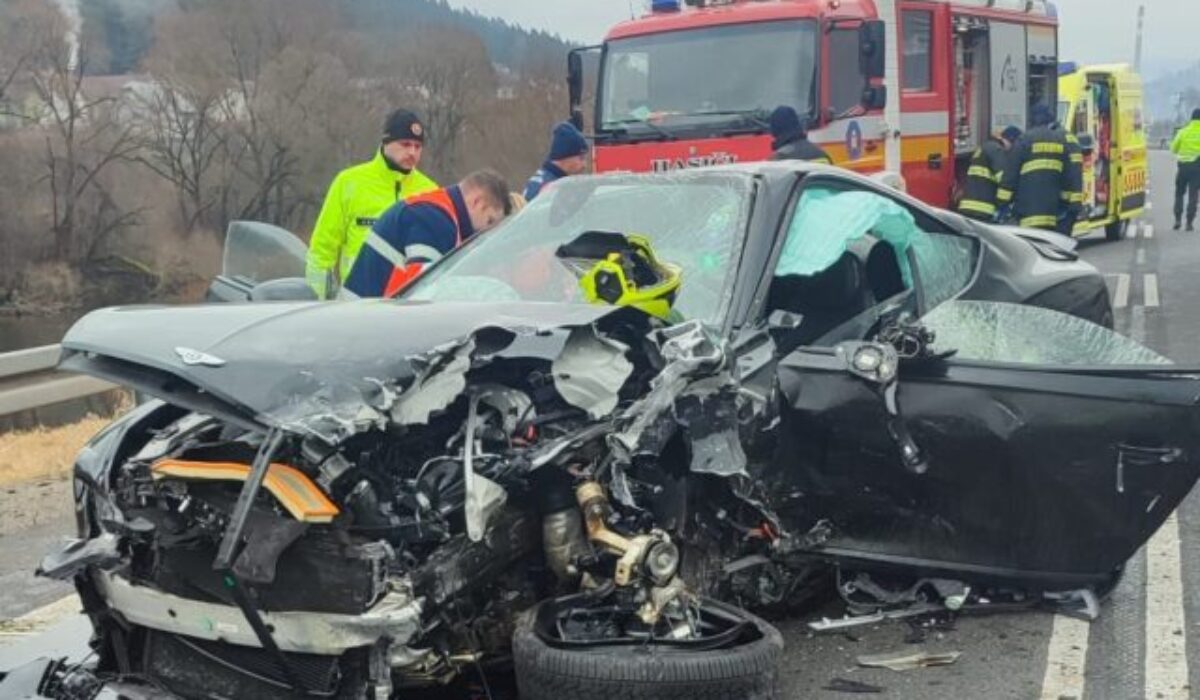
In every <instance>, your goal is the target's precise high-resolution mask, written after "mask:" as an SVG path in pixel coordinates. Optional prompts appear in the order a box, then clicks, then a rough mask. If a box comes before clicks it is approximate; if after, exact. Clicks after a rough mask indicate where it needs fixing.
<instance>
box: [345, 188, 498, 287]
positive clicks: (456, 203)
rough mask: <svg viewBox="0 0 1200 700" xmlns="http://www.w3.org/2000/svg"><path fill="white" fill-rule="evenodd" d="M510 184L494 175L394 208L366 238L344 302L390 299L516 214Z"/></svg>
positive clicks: (420, 196) (348, 283)
mask: <svg viewBox="0 0 1200 700" xmlns="http://www.w3.org/2000/svg"><path fill="white" fill-rule="evenodd" d="M513 201H514V200H513V198H512V195H511V193H510V192H509V191H508V184H507V183H506V182H505V181H504V178H503V177H501V176H500V175H499V174H498V173H496V172H495V171H492V170H480V171H477V172H474V173H471V174H470V175H468V176H467V177H466V178H464V179H463V181H462V182H460V183H458V184H457V185H452V186H450V187H447V188H445V189H441V190H435V191H433V192H428V193H425V194H420V195H415V196H413V197H409V198H408V199H405V200H403V201H401V202H397V203H396V204H394V205H392V207H391V208H389V209H388V210H387V211H385V212H384V213H383V215H382V216H381V217H379V221H378V222H376V223H375V226H374V228H373V229H372V230H371V232H370V233H369V234H368V235H367V236H366V239H365V241H364V243H363V246H362V250H361V251H360V253H359V255H358V258H357V259H356V260H355V262H354V266H353V267H352V268H351V270H350V274H349V276H348V277H347V278H346V284H345V286H344V287H343V288H342V290H341V296H342V298H347V299H356V298H360V297H392V296H395V295H396V294H397V293H398V292H400V291H401V290H402V289H404V287H406V286H407V285H408V284H409V283H410V282H412V281H413V280H414V279H416V278H417V276H418V275H420V274H421V272H422V271H423V270H424V269H425V267H426V266H427V265H430V264H431V263H435V262H437V261H438V260H440V259H441V258H442V256H443V255H445V254H446V253H449V252H450V251H452V250H454V249H455V248H457V247H458V246H460V245H462V243H463V242H464V241H466V240H467V239H468V238H470V237H471V236H473V235H475V234H477V233H483V232H484V231H487V230H488V229H490V228H492V227H494V226H495V225H496V224H498V223H500V221H502V220H503V219H504V217H506V216H508V215H509V214H510V213H512V208H513Z"/></svg>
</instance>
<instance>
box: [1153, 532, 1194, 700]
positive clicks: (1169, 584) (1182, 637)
mask: <svg viewBox="0 0 1200 700" xmlns="http://www.w3.org/2000/svg"><path fill="white" fill-rule="evenodd" d="M1186 633H1187V625H1186V623H1185V621H1184V616H1183V577H1182V575H1181V571H1180V565H1179V521H1178V520H1176V518H1175V514H1174V513H1172V514H1171V515H1170V517H1168V518H1167V520H1166V522H1164V523H1163V526H1162V528H1160V529H1159V531H1158V532H1156V533H1155V534H1154V537H1151V538H1150V542H1149V543H1147V544H1146V697H1147V698H1155V699H1156V700H1157V699H1158V698H1162V699H1163V700H1175V699H1178V700H1186V699H1187V698H1188V696H1189V694H1190V693H1189V688H1188V658H1187V637H1186Z"/></svg>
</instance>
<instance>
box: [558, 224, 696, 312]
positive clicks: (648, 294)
mask: <svg viewBox="0 0 1200 700" xmlns="http://www.w3.org/2000/svg"><path fill="white" fill-rule="evenodd" d="M558 255H559V257H560V258H567V259H571V260H572V261H573V262H574V263H575V264H574V265H572V269H574V270H575V272H576V274H578V275H579V286H580V287H581V288H582V289H583V296H584V298H585V299H587V300H588V301H589V302H591V303H593V304H611V305H613V306H634V307H637V308H639V309H641V310H642V311H645V312H646V313H648V314H650V315H651V316H656V317H658V318H661V319H663V320H664V321H666V320H668V319H669V316H670V314H671V307H672V305H673V304H674V303H675V295H676V294H677V293H678V292H679V286H680V284H681V283H682V282H683V270H682V268H680V267H679V266H678V265H672V264H671V263H664V262H661V261H659V259H658V257H657V256H656V255H655V254H654V248H653V247H652V246H651V245H650V240H649V239H648V238H646V237H645V236H638V235H632V234H631V235H628V236H626V235H621V234H617V233H606V232H600V231H592V232H588V233H585V234H583V235H582V236H580V237H579V238H577V239H575V241H573V242H572V243H570V244H568V245H566V246H563V247H562V248H560V249H559V252H558ZM591 260H595V261H596V262H595V263H593V264H591V265H590V266H589V265H586V264H581V263H586V262H590V261H591Z"/></svg>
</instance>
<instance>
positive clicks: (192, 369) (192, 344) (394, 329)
mask: <svg viewBox="0 0 1200 700" xmlns="http://www.w3.org/2000/svg"><path fill="white" fill-rule="evenodd" d="M616 312H617V310H616V309H614V308H612V307H602V306H585V305H566V304H545V303H516V304H514V303H505V304H481V303H437V304H431V303H424V302H402V301H386V300H363V301H354V302H342V303H334V302H324V303H319V302H303V303H260V304H213V305H204V306H190V307H120V308H112V309H103V310H100V311H96V312H93V313H91V314H88V315H87V316H85V317H84V318H83V319H81V320H80V321H79V322H78V323H76V324H75V325H74V326H73V327H72V328H71V329H70V330H69V331H68V332H67V335H66V337H65V338H64V339H63V342H62V347H63V356H62V360H61V363H60V364H61V367H62V368H63V369H65V370H70V371H76V372H82V373H85V374H90V375H93V376H96V377H100V378H102V379H106V380H109V381H112V382H115V383H118V384H123V385H125V386H129V387H131V388H133V389H135V390H137V391H140V392H143V393H147V394H150V395H153V396H157V397H159V398H162V399H164V400H166V401H169V402H171V403H174V404H177V405H180V406H183V407H185V408H189V409H191V410H195V411H200V412H203V413H208V414H210V415H215V416H218V417H220V418H223V419H225V420H228V421H231V422H234V423H236V424H239V425H241V426H243V427H245V428H248V429H252V430H262V429H264V428H267V427H285V426H283V425H282V422H283V421H282V420H281V418H280V416H281V415H283V414H286V413H291V414H293V415H294V414H295V412H296V411H293V410H288V407H289V406H290V407H293V408H296V409H297V410H300V411H306V410H307V411H311V410H314V408H313V407H312V406H311V405H309V404H304V405H301V404H302V403H303V402H308V401H310V400H313V399H314V398H315V399H316V400H317V401H320V402H325V403H326V404H328V405H331V406H334V405H337V404H339V403H345V402H346V401H349V402H350V403H354V402H360V403H361V402H363V401H365V402H366V404H367V405H370V404H371V402H372V401H371V397H372V395H380V394H388V393H389V392H393V393H394V392H395V391H396V390H398V389H400V390H402V389H403V388H405V387H407V386H408V385H410V384H411V383H412V382H413V380H414V378H415V377H416V376H417V375H418V373H419V372H420V371H421V370H422V369H424V368H425V366H426V365H427V361H428V358H425V361H423V360H422V357H423V356H425V355H427V354H428V353H430V351H433V350H436V349H438V348H443V347H445V346H449V345H454V344H455V342H456V341H460V344H461V341H463V340H464V339H467V338H473V339H474V346H475V347H477V348H478V349H481V350H486V352H488V353H489V354H492V353H502V352H512V353H515V354H516V355H520V356H531V357H539V358H545V359H552V358H553V357H555V356H556V355H557V353H559V352H561V349H562V346H563V343H564V342H565V338H566V335H567V334H566V333H564V332H561V331H564V330H567V331H569V330H570V329H572V328H577V327H582V326H588V325H590V324H593V323H595V322H597V321H599V320H601V319H602V318H605V317H606V316H610V315H613V314H614V313H616ZM493 331H494V332H493ZM554 331H560V332H554ZM480 346H482V347H480ZM380 400H381V401H382V398H380ZM377 408H382V406H378V407H377Z"/></svg>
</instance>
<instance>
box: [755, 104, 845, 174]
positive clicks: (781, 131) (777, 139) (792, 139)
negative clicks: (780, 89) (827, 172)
mask: <svg viewBox="0 0 1200 700" xmlns="http://www.w3.org/2000/svg"><path fill="white" fill-rule="evenodd" d="M770 124H771V138H772V139H773V140H772V141H771V150H772V151H774V153H772V154H771V160H807V161H810V162H813V163H824V164H825V165H833V159H832V158H830V157H829V154H828V153H826V152H825V151H824V150H822V149H821V147H820V146H818V145H816V144H815V143H813V142H811V141H809V140H808V130H807V129H805V128H804V124H803V123H802V122H801V121H800V115H799V114H797V113H796V110H795V109H793V108H791V107H787V106H780V107H776V108H775V111H774V112H771V119H770Z"/></svg>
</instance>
